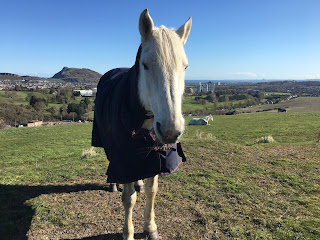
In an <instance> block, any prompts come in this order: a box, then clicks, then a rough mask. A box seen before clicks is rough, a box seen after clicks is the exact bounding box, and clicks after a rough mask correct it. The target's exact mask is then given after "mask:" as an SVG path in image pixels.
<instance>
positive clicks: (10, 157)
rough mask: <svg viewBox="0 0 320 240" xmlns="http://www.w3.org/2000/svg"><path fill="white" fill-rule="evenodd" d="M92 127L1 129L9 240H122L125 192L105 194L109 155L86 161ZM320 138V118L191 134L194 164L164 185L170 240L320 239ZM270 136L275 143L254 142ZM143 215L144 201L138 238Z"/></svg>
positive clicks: (161, 206)
mask: <svg viewBox="0 0 320 240" xmlns="http://www.w3.org/2000/svg"><path fill="white" fill-rule="evenodd" d="M188 120H189V119H186V122H187V121H188ZM91 129H92V124H89V123H87V124H85V123H83V124H69V125H63V126H52V127H41V128H23V129H4V130H1V131H0V152H1V159H0V161H1V169H0V203H1V204H0V212H1V214H0V236H1V237H2V238H3V239H26V237H25V235H26V234H27V238H28V239H95V240H96V239H121V232H122V222H123V208H122V205H121V193H110V192H107V191H106V182H105V179H106V177H105V171H106V168H107V164H108V162H107V159H106V157H105V155H104V153H103V151H102V150H101V149H97V152H98V155H96V156H92V157H88V158H83V159H82V158H81V153H82V151H83V150H85V149H88V148H90V136H91ZM319 132H320V112H303V113H301V112H297V113H287V114H280V113H279V114H277V113H269V112H268V113H259V114H241V115H234V116H214V121H213V122H211V125H209V126H188V127H187V128H186V132H185V134H184V136H183V138H182V145H183V147H184V150H185V153H186V155H187V158H188V161H187V162H186V163H184V164H183V165H182V166H181V167H180V169H179V171H178V172H177V173H175V174H173V175H171V176H167V177H163V178H160V183H159V193H158V195H157V199H156V221H157V224H158V228H159V233H160V235H161V236H162V239H164V240H165V239H180V240H182V239H186V240H189V239H191V240H198V239H320V157H319V156H320V144H319V143H318V142H317V140H318V137H317V134H319ZM267 135H271V136H273V138H274V139H275V141H276V142H275V143H269V144H256V140H257V138H260V137H263V136H267ZM143 207H144V195H140V194H139V196H138V201H137V204H136V207H135V211H134V224H135V230H136V232H137V233H141V232H142V226H143ZM136 239H140V235H139V234H137V235H136Z"/></svg>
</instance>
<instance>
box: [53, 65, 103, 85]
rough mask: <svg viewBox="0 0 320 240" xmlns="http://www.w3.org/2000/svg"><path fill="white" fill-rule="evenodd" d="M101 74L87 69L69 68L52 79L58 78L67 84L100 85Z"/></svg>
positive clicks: (65, 68)
mask: <svg viewBox="0 0 320 240" xmlns="http://www.w3.org/2000/svg"><path fill="white" fill-rule="evenodd" d="M101 76H102V75H101V74H100V73H98V72H95V71H93V70H90V69H87V68H68V67H64V68H63V69H62V70H61V71H60V72H58V73H56V74H55V75H54V76H53V77H52V78H58V79H61V80H63V81H66V82H78V83H82V82H86V83H88V82H92V83H98V81H99V79H100V78H101Z"/></svg>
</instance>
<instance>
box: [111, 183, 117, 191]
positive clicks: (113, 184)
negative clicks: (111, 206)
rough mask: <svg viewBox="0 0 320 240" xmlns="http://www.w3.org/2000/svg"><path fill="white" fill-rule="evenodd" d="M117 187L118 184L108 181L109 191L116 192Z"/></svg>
mask: <svg viewBox="0 0 320 240" xmlns="http://www.w3.org/2000/svg"><path fill="white" fill-rule="evenodd" d="M118 187H119V184H116V183H110V185H109V191H110V192H118Z"/></svg>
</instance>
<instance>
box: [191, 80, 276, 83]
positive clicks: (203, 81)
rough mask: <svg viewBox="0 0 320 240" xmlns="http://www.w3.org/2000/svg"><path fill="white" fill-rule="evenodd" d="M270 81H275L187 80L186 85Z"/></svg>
mask: <svg viewBox="0 0 320 240" xmlns="http://www.w3.org/2000/svg"><path fill="white" fill-rule="evenodd" d="M270 81H274V80H185V82H186V83H208V82H213V83H217V82H220V83H239V82H240V83H241V82H243V83H245V82H251V83H255V82H270Z"/></svg>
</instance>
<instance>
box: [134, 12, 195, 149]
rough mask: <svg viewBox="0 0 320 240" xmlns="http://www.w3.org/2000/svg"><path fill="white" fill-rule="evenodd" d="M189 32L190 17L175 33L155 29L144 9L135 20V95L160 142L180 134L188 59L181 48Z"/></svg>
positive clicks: (182, 128)
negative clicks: (137, 45) (137, 70)
mask: <svg viewBox="0 0 320 240" xmlns="http://www.w3.org/2000/svg"><path fill="white" fill-rule="evenodd" d="M190 29H191V18H189V20H188V21H187V22H186V23H185V24H184V25H183V26H181V27H180V28H179V29H178V30H177V31H173V30H171V29H168V28H166V27H165V26H161V27H158V28H155V27H154V25H153V21H152V19H151V17H150V15H149V13H148V10H147V9H146V10H144V11H143V12H142V13H141V16H140V20H139V30H140V34H141V38H142V43H141V45H142V52H141V57H140V62H139V64H140V75H139V96H140V100H141V102H142V104H143V105H144V107H145V109H146V110H150V111H152V112H153V114H154V122H153V128H154V130H155V133H156V135H157V138H158V139H159V140H160V141H161V142H162V143H174V142H176V141H177V140H178V138H179V137H180V136H181V134H182V133H183V131H184V118H183V116H182V113H181V104H182V95H183V92H184V77H185V69H186V68H187V67H188V60H187V57H186V54H185V52H184V48H183V45H184V44H185V43H186V41H187V38H188V36H189V33H190Z"/></svg>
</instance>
